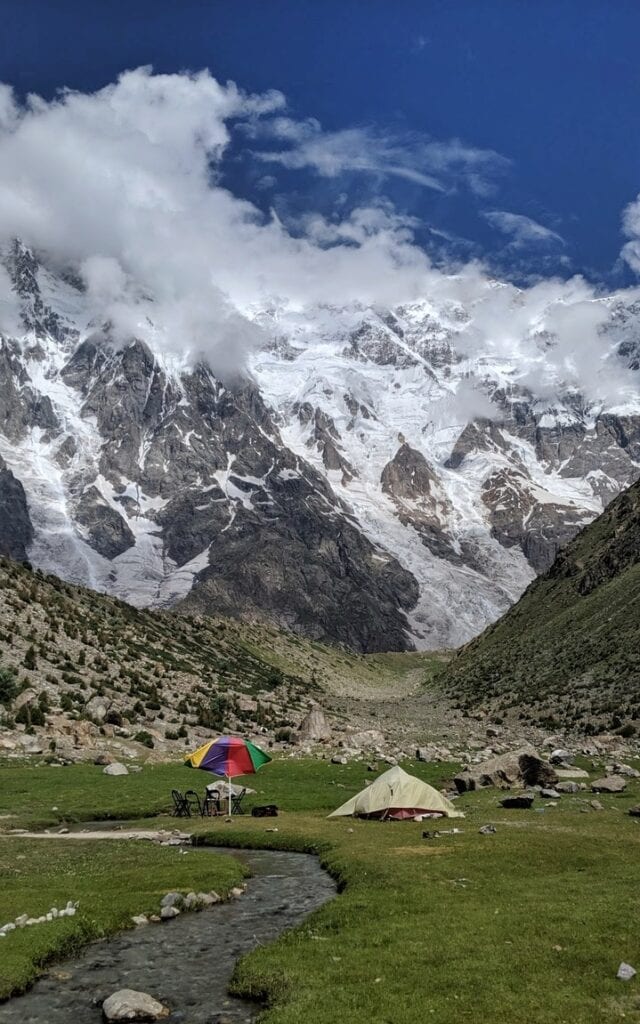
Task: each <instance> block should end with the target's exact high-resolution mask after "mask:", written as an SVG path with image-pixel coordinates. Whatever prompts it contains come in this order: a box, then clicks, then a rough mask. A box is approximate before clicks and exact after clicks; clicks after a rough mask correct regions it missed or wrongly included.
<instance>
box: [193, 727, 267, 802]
mask: <svg viewBox="0 0 640 1024" xmlns="http://www.w3.org/2000/svg"><path fill="white" fill-rule="evenodd" d="M270 760H271V758H270V757H269V755H268V754H265V752H264V751H263V750H260V748H259V747H256V746H255V744H254V743H251V742H250V741H249V740H243V739H242V738H241V737H240V736H219V737H218V738H217V739H215V740H207V742H206V743H203V744H202V746H201V747H198V749H197V750H195V751H194V752H193V754H187V756H186V757H185V763H186V764H187V765H188V766H189V767H190V768H202V770H203V771H206V772H213V773H214V775H223V776H225V778H226V780H227V792H228V796H229V815H231V809H232V801H234V794H233V793H232V791H231V779H232V778H233V777H234V776H236V775H253V774H254V773H255V772H257V770H258V768H260V767H261V765H263V764H267V762H269V761H270ZM242 796H244V791H243V792H242ZM242 796H241V797H240V800H241V799H242ZM235 804H236V809H237V810H238V812H239V813H241V811H240V802H239V801H238V800H237V798H236V800H235Z"/></svg>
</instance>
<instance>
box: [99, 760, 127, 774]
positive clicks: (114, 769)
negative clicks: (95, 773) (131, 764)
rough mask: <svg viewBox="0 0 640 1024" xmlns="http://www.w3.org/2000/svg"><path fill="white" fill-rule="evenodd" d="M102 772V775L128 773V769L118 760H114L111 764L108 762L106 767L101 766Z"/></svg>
mask: <svg viewBox="0 0 640 1024" xmlns="http://www.w3.org/2000/svg"><path fill="white" fill-rule="evenodd" d="M102 772H103V774H104V775H128V774H129V769H128V768H127V766H126V765H124V764H121V763H120V761H114V762H113V764H108V765H107V766H106V768H103V769H102Z"/></svg>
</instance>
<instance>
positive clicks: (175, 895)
mask: <svg viewBox="0 0 640 1024" xmlns="http://www.w3.org/2000/svg"><path fill="white" fill-rule="evenodd" d="M183 903H184V896H183V895H182V893H181V892H168V893H167V894H166V896H163V897H162V899H161V900H160V906H161V907H180V906H182V904H183Z"/></svg>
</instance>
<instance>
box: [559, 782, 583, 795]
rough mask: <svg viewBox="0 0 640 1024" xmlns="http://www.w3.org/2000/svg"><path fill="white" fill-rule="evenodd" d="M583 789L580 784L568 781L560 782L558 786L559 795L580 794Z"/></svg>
mask: <svg viewBox="0 0 640 1024" xmlns="http://www.w3.org/2000/svg"><path fill="white" fill-rule="evenodd" d="M581 788H582V787H581V786H580V783H579V782H571V781H569V780H568V779H567V780H565V781H564V782H559V783H558V784H557V786H556V790H557V791H558V793H579V792H580V790H581Z"/></svg>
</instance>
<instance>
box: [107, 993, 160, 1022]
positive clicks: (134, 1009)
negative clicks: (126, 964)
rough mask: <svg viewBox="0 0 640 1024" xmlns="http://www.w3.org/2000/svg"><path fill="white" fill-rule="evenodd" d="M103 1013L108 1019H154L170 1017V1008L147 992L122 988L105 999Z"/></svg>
mask: <svg viewBox="0 0 640 1024" xmlns="http://www.w3.org/2000/svg"><path fill="white" fill-rule="evenodd" d="M102 1015H103V1017H104V1019H105V1020H106V1021H117V1020H140V1021H154V1020H162V1018H163V1017H168V1016H169V1008H168V1007H166V1006H164V1005H163V1004H162V1003H159V1002H158V1000H157V999H154V998H153V996H150V995H148V993H147V992H136V990H135V989H132V988H121V989H119V990H118V991H117V992H114V993H112V995H110V996H109V997H108V999H105V1001H104V1003H103V1004H102Z"/></svg>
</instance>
